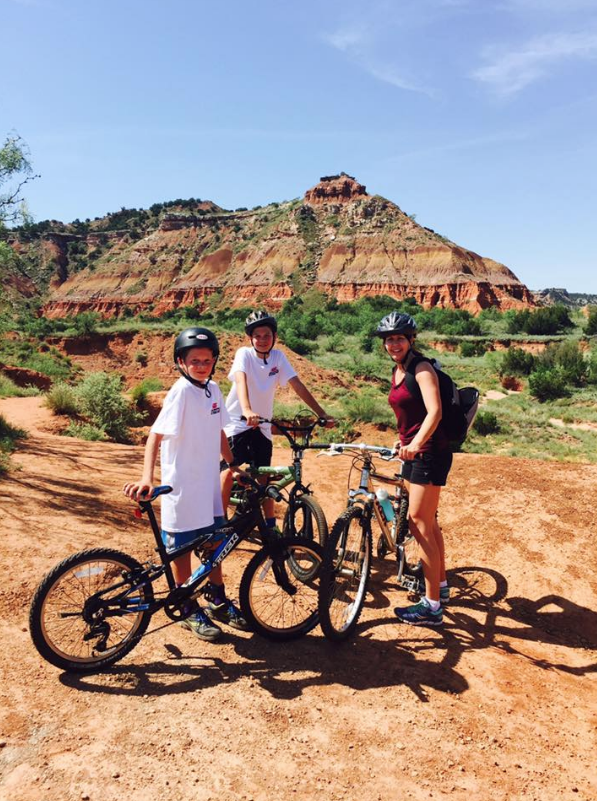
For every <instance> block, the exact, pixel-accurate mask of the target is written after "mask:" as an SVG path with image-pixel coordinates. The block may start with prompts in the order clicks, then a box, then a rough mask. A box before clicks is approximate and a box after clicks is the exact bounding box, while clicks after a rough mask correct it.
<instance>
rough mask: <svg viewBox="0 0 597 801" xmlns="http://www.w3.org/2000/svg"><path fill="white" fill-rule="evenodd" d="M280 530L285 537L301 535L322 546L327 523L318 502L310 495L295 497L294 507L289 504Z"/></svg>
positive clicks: (325, 536) (326, 533) (325, 537)
mask: <svg viewBox="0 0 597 801" xmlns="http://www.w3.org/2000/svg"><path fill="white" fill-rule="evenodd" d="M282 531H283V534H284V536H285V537H301V538H302V539H306V540H311V542H318V543H319V544H320V545H321V546H322V547H323V546H324V545H325V543H326V540H327V538H328V523H327V520H326V519H325V513H324V511H323V509H322V508H321V506H320V505H319V502H318V501H317V500H316V499H315V498H314V497H313V496H312V495H300V496H299V497H298V498H296V499H295V502H294V509H293V510H291V507H290V506H289V507H288V509H287V510H286V514H285V515H284V522H283V524H282Z"/></svg>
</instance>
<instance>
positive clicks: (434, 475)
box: [402, 451, 452, 487]
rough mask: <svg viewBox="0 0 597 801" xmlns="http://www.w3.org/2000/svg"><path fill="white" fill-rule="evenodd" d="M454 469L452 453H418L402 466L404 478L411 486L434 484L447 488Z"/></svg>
mask: <svg viewBox="0 0 597 801" xmlns="http://www.w3.org/2000/svg"><path fill="white" fill-rule="evenodd" d="M451 467H452V451H439V452H437V453H434V452H430V451H425V452H424V453H417V455H416V456H415V458H414V459H409V460H408V461H405V462H404V464H403V465H402V477H403V478H405V479H406V481H410V483H411V484H433V485H434V486H435V487H445V486H446V479H447V478H448V473H449V472H450V468H451Z"/></svg>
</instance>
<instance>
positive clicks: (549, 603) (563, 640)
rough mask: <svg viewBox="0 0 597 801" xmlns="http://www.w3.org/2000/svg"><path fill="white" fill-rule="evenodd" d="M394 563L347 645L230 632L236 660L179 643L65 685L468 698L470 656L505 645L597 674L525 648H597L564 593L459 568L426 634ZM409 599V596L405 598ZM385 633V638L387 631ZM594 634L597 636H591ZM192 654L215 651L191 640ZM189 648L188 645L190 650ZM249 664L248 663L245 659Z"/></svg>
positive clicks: (590, 618)
mask: <svg viewBox="0 0 597 801" xmlns="http://www.w3.org/2000/svg"><path fill="white" fill-rule="evenodd" d="M393 576H394V571H393V567H392V565H391V564H390V563H388V564H387V565H382V566H381V568H380V570H379V572H377V573H376V574H375V576H374V581H372V583H371V585H370V588H371V590H372V592H371V598H370V599H368V601H367V604H366V610H365V613H364V614H365V615H367V613H368V612H370V611H374V612H376V613H377V612H379V614H376V615H375V617H373V618H371V617H368V618H367V617H366V619H365V620H364V621H363V622H362V623H360V624H359V626H358V627H357V630H356V632H355V634H354V636H353V637H352V638H351V639H349V640H348V641H345V642H343V643H340V644H337V643H331V642H329V641H327V640H325V639H324V638H323V637H322V636H321V633H320V632H319V630H318V629H317V630H316V631H315V632H313V633H311V634H310V635H309V636H307V637H304V638H303V639H300V640H295V641H292V642H283V643H271V642H269V641H267V640H264V639H262V638H260V637H259V636H257V635H250V634H244V633H243V634H240V633H239V634H229V635H227V636H226V637H225V638H224V639H223V640H222V645H229V644H232V646H233V650H234V653H235V654H236V657H237V658H236V659H227V658H225V657H221V656H219V655H218V654H217V652H216V649H217V648H218V647H219V646H218V644H212V645H210V646H208V647H209V650H210V652H211V651H212V649H213V651H214V653H213V655H212V654H211V653H210V655H209V656H205V655H204V654H202V655H201V656H197V655H194V654H193V653H185V654H183V653H182V651H181V650H180V648H179V647H178V646H176V645H174V644H172V643H171V642H166V643H164V645H163V647H164V649H165V650H166V651H168V653H169V657H167V658H165V659H164V660H157V659H154V660H152V661H150V662H146V663H145V664H143V665H126V666H125V665H121V664H119V665H116V666H114V667H112V668H111V669H110V670H109V671H108V672H107V673H103V674H95V675H91V676H80V675H76V676H75V675H72V674H67V673H63V674H62V675H61V676H60V681H61V682H62V683H63V684H65V685H67V686H69V687H73V688H76V689H79V690H82V691H85V692H100V693H105V694H112V695H133V696H139V695H147V696H150V697H151V696H154V697H159V696H168V695H173V694H180V693H186V692H196V691H197V690H204V689H208V688H210V687H214V686H215V685H219V684H221V683H223V682H224V683H234V682H238V681H243V680H248V681H250V682H251V683H256V684H258V685H259V686H260V687H261V688H262V689H264V690H266V691H267V692H268V693H269V694H270V695H271V696H272V697H274V698H278V699H285V700H291V699H293V698H296V697H298V696H300V695H302V693H303V692H304V691H305V690H306V689H308V688H309V687H325V686H332V685H336V684H337V685H341V686H344V687H347V688H351V689H353V690H355V691H359V690H367V689H381V690H383V689H386V688H389V687H393V686H400V685H401V686H404V687H406V688H408V689H410V690H411V692H413V693H414V694H415V695H416V696H417V698H419V700H421V701H423V702H425V701H427V700H428V694H429V691H430V690H435V691H438V692H445V693H451V694H454V695H459V694H462V693H464V692H465V691H466V690H467V689H468V688H469V684H468V681H467V679H466V677H465V676H464V675H463V674H462V673H461V672H460V671H458V669H457V668H458V664H459V663H460V660H461V658H462V656H463V655H464V654H465V653H466V652H470V651H474V650H481V649H485V648H490V647H491V648H498V649H501V650H503V651H505V652H507V653H511V654H517V655H521V656H523V657H525V658H526V659H528V660H530V661H531V662H532V663H533V664H534V665H535V666H536V667H538V668H540V669H545V670H554V669H556V670H561V671H564V672H568V673H571V674H574V675H585V674H586V673H591V672H596V671H597V664H596V663H591V664H587V665H586V666H582V667H578V666H577V667H572V666H568V665H565V664H563V663H561V662H554V661H550V660H548V659H546V658H537V657H534V656H531V655H529V654H526V653H524V651H522V650H520V648H518V647H516V645H515V643H516V642H517V641H520V642H525V641H527V642H535V643H545V644H548V645H557V646H562V645H563V646H565V647H568V648H583V649H587V648H589V649H595V648H597V613H595V612H593V611H592V610H590V609H586V608H584V607H581V606H579V605H577V604H575V603H573V602H572V601H569V600H567V599H565V598H562V597H560V596H556V595H546V596H544V597H542V598H540V599H538V600H537V601H531V600H529V599H526V598H519V597H512V598H509V597H508V595H507V592H508V583H507V580H506V579H505V577H504V576H502V575H501V574H500V573H498V572H497V571H495V570H492V569H490V568H485V567H479V566H468V567H461V568H456V569H454V570H451V571H449V581H450V585H451V587H452V588H453V595H452V598H451V601H450V606H449V607H448V608H447V609H446V612H445V622H444V626H443V628H442V629H433V630H430V629H421V628H416V629H413V628H412V627H409V626H405V625H401V624H399V623H397V621H396V618H395V616H394V614H393V611H386V610H387V609H388V607H389V606H390V601H389V600H388V598H387V596H386V595H385V594H384V590H387V589H390V588H391V589H392V590H395V584H392V582H393V581H394V579H393ZM405 597H406V594H405ZM380 631H381V632H382V633H385V634H386V636H385V639H383V638H382V639H380V636H379V633H380ZM589 633H590V634H589ZM189 642H190V647H191V649H193V647H194V646H195V647H199V648H201V649H204V648H205V647H207V646H204V645H203V644H199V643H198V642H197V641H195V640H190V641H189ZM185 645H186V643H185ZM239 658H240V661H239Z"/></svg>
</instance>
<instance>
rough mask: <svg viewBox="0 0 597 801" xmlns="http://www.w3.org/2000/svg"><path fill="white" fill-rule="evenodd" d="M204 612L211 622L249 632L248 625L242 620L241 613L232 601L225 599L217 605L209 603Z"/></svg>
mask: <svg viewBox="0 0 597 801" xmlns="http://www.w3.org/2000/svg"><path fill="white" fill-rule="evenodd" d="M205 612H206V614H207V615H208V616H209V617H210V618H211V619H212V620H217V621H219V622H220V623H226V624H227V625H228V626H231V627H232V628H233V629H240V630H241V631H248V630H249V624H248V623H247V621H246V620H245V619H244V617H243V615H242V612H241V611H240V609H239V608H238V607H237V606H235V605H234V604H233V603H232V601H229V600H228V598H225V599H224V600H223V601H222V603H219V604H216V603H214V602H213V601H209V602H208V604H207V606H206V607H205ZM218 631H220V629H218Z"/></svg>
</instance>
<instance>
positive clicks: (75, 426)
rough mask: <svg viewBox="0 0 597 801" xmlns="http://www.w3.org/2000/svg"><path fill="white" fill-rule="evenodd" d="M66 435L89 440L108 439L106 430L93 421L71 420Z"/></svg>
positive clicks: (99, 440) (100, 440) (102, 440)
mask: <svg viewBox="0 0 597 801" xmlns="http://www.w3.org/2000/svg"><path fill="white" fill-rule="evenodd" d="M64 436H66V437H76V438H77V439H84V440H86V441H87V442H104V441H105V440H107V439H108V437H107V436H106V432H105V431H104V430H103V429H102V428H98V427H97V426H94V425H92V424H91V423H78V422H76V421H75V420H71V422H70V423H69V426H68V428H67V429H66V431H65V432H64Z"/></svg>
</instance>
